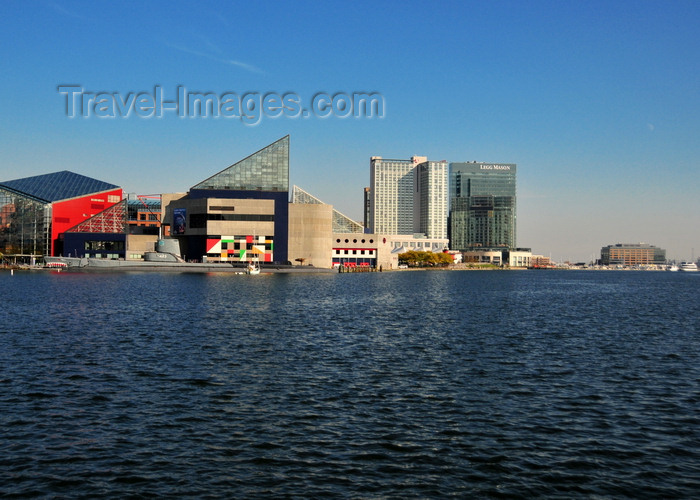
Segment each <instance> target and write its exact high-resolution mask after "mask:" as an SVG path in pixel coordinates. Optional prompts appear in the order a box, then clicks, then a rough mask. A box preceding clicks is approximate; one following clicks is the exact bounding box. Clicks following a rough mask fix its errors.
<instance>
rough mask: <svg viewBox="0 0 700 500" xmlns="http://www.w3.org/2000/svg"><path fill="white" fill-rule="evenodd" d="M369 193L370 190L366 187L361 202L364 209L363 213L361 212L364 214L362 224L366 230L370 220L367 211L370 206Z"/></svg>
mask: <svg viewBox="0 0 700 500" xmlns="http://www.w3.org/2000/svg"><path fill="white" fill-rule="evenodd" d="M371 193H372V190H371V189H370V188H368V187H366V188H365V189H364V190H363V193H362V194H363V199H362V200H363V207H364V211H363V212H364V221H363V222H364V225H365V227H366V228H368V227H369V220H370V215H369V209H370V206H371Z"/></svg>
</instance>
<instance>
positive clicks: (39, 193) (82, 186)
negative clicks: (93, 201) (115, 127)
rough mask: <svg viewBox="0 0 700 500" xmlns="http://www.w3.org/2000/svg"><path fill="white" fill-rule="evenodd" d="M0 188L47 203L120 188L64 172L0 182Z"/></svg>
mask: <svg viewBox="0 0 700 500" xmlns="http://www.w3.org/2000/svg"><path fill="white" fill-rule="evenodd" d="M0 187H2V188H5V189H8V190H10V191H14V192H16V193H17V194H20V195H24V196H27V197H30V198H34V199H35V200H39V201H43V202H46V203H50V202H54V201H61V200H68V199H70V198H77V197H79V196H85V195H87V194H91V193H100V192H102V191H109V190H111V189H119V186H115V185H114V184H109V183H107V182H103V181H98V180H97V179H92V178H90V177H86V176H84V175H80V174H76V173H73V172H69V171H68V170H63V171H61V172H54V173H52V174H43V175H36V176H34V177H25V178H23V179H16V180H14V181H6V182H0Z"/></svg>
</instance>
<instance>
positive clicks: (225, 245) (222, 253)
mask: <svg viewBox="0 0 700 500" xmlns="http://www.w3.org/2000/svg"><path fill="white" fill-rule="evenodd" d="M273 250H274V240H273V239H272V237H270V236H253V235H240V236H238V235H236V236H221V237H220V238H216V237H215V238H211V237H210V238H207V256H208V257H209V258H210V259H213V260H220V261H221V262H241V261H242V262H249V261H252V260H253V259H255V258H257V259H258V260H259V261H260V262H272V261H273V255H274V253H273Z"/></svg>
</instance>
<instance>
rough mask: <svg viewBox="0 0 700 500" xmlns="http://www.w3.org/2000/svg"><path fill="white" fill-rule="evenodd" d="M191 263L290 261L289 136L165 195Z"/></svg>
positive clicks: (174, 231) (168, 216)
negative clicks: (180, 191)
mask: <svg viewBox="0 0 700 500" xmlns="http://www.w3.org/2000/svg"><path fill="white" fill-rule="evenodd" d="M163 205H164V207H165V224H166V225H167V226H169V227H170V236H171V237H172V238H176V239H177V240H179V242H180V249H181V251H182V254H183V257H184V258H186V259H187V260H206V261H208V262H231V263H234V262H247V261H250V260H251V259H252V258H255V259H257V260H259V261H260V262H275V263H282V264H284V263H287V262H288V237H289V234H288V233H289V229H288V221H289V136H288V135H287V136H285V137H283V138H281V139H279V140H278V141H275V142H274V143H272V144H270V145H268V146H266V147H264V148H262V149H261V150H259V151H257V152H255V153H253V154H251V155H250V156H248V157H247V158H244V159H243V160H241V161H239V162H237V163H234V164H233V165H231V166H230V167H228V168H226V169H224V170H222V171H220V172H218V173H216V174H214V175H212V176H211V177H209V178H207V179H205V180H203V181H202V182H200V183H198V184H196V185H195V186H193V187H191V188H190V190H189V192H188V193H187V194H185V195H177V194H170V195H163Z"/></svg>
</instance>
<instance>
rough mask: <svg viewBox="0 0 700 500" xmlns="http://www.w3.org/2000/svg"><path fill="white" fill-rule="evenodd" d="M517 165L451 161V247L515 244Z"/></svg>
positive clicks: (473, 247)
mask: <svg viewBox="0 0 700 500" xmlns="http://www.w3.org/2000/svg"><path fill="white" fill-rule="evenodd" d="M515 177H516V165H515V164H513V163H478V162H471V163H450V235H449V237H450V247H451V248H453V249H457V250H470V249H475V248H479V247H483V248H494V247H503V248H515V247H516V220H517V217H516V189H515V187H516V186H515Z"/></svg>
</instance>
